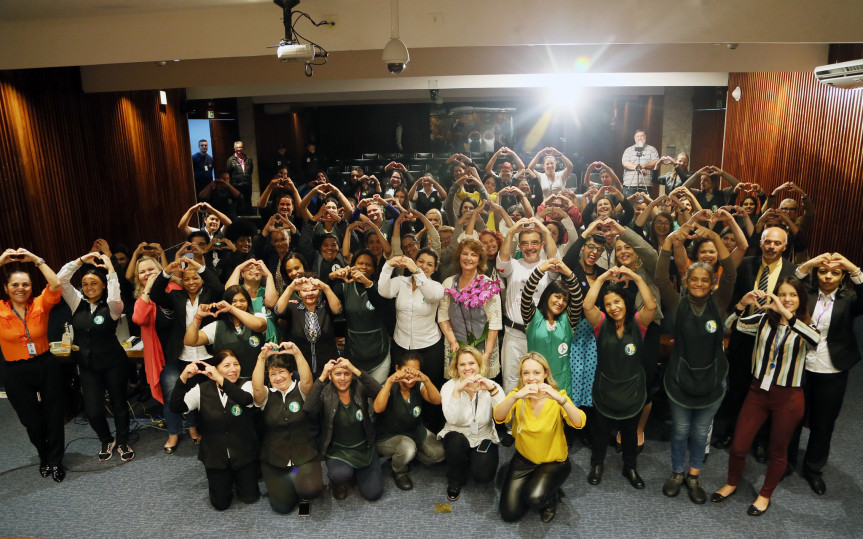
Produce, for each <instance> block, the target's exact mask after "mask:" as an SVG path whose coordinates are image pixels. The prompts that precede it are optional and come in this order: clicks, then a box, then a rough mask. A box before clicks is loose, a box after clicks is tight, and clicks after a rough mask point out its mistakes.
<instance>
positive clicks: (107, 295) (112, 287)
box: [57, 253, 135, 462]
mask: <svg viewBox="0 0 863 539" xmlns="http://www.w3.org/2000/svg"><path fill="white" fill-rule="evenodd" d="M84 264H88V265H89V267H88V268H87V269H86V270H85V272H84V275H83V277H82V278H81V290H80V291H79V290H76V289H75V288H74V287H73V286H72V284H71V282H70V281H71V279H72V275H74V274H75V272H76V271H78V269H79V268H81V266H83V265H84ZM57 278H58V279H60V287H61V290H62V292H63V299H64V300H66V303H67V304H68V305H69V308H70V309H71V310H72V329H73V330H74V334H75V340H74V342H73V344H74V345H75V346H77V347H78V348H77V350H74V349H73V353H72V357H74V358H75V361H76V363H78V370H79V373H80V380H81V391H82V393H83V395H84V409H85V411H86V413H87V419H88V421H89V422H90V426H91V427H93V430H94V431H96V435H97V436H98V437H99V441H100V442H101V445H102V447H101V450H100V451H99V455H98V456H99V460H101V461H102V462H104V461H106V460H108V459H110V458H111V454H112V452H113V451H114V448H115V447H116V448H117V453H119V455H120V458H121V459H122V460H123V461H124V462H125V461H130V460H132V459H133V458H135V452H134V451H133V450H132V448H131V447H129V406H128V403H127V399H126V386H127V374H128V359H127V357H126V351H125V350H123V347H122V345H120V342H119V341H117V337H116V332H117V321H118V320H119V319H120V316H122V314H123V300H122V299H120V282H119V279H118V277H117V273H116V272H115V271H114V266H113V265H112V264H111V259H110V258H109V257H108V256H106V255H104V254H98V253H89V254H87V255H84V256H82V257H80V258H78V259H76V260H74V261H72V262H69V263H68V264H66V265H65V266H63V268H62V269H61V270H60V272H59V273H58V274H57ZM82 300H83V301H82ZM106 389H107V391H108V395H109V397H110V399H111V408H112V409H113V411H114V426H115V428H116V429H117V433H116V434H117V437H116V440H115V438H114V437H113V436H111V430H110V428H109V427H108V421H107V419H105V390H106Z"/></svg>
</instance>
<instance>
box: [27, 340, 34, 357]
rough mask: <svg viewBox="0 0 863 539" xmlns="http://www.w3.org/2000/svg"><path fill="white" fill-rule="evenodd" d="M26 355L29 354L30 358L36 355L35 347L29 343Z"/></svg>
mask: <svg viewBox="0 0 863 539" xmlns="http://www.w3.org/2000/svg"><path fill="white" fill-rule="evenodd" d="M27 353H28V354H30V355H31V356H35V355H36V345H35V344H33V343H31V342H28V343H27Z"/></svg>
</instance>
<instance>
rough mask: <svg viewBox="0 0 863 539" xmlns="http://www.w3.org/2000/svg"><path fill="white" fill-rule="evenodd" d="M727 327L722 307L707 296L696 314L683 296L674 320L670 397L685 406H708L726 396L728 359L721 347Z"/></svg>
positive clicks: (667, 382) (667, 375) (668, 377)
mask: <svg viewBox="0 0 863 539" xmlns="http://www.w3.org/2000/svg"><path fill="white" fill-rule="evenodd" d="M723 335H724V328H723V324H722V317H721V316H720V314H719V309H718V308H717V307H716V304H715V303H714V302H713V299H710V300H708V302H707V304H706V305H705V306H704V310H703V311H702V312H701V314H700V315H696V314H695V311H693V309H692V304H691V303H690V302H689V300H688V299H686V298H684V299H681V301H680V304H679V306H678V307H677V316H676V317H675V321H674V348H673V350H672V352H671V358H670V359H669V361H668V368H667V369H666V370H665V378H664V386H665V392H666V394H667V395H668V398H669V399H671V400H672V401H673V402H674V403H675V404H678V405H680V406H683V407H684V408H695V409H697V408H707V407H708V406H711V405H713V404H715V403H716V402H717V401H720V400H722V398H723V397H724V396H725V389H724V388H723V384H722V383H723V381H724V380H725V377H726V375H728V359H726V357H725V353H724V352H723V350H722V339H723Z"/></svg>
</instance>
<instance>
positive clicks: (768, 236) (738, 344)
mask: <svg viewBox="0 0 863 539" xmlns="http://www.w3.org/2000/svg"><path fill="white" fill-rule="evenodd" d="M787 244H788V234H787V233H786V232H785V230H783V229H781V228H779V227H771V228H767V229H765V230H764V232H762V233H761V256H748V257H746V258H744V259H743V261H742V262H741V263H740V266H739V267H738V268H737V280H736V281H735V283H734V294H733V295H732V297H731V302H730V303H729V305H736V304H737V303H738V302H739V301H740V298H742V297H743V296H745V295H746V294H747V293H748V292H751V291H752V290H764V291H765V292H768V293H775V292H776V283H777V282H778V281H779V278H780V277H784V276H786V275H794V269H795V265H794V264H793V263H792V262H790V261H788V260H785V259H784V258H782V253H783V252H784V251H785V247H786V245H787ZM743 314H744V316H749V315H751V314H753V312H751V311H747V312H745V313H743ZM754 345H755V338H754V337H751V336H748V335H744V334H742V333H740V332H739V331H737V330H736V329H735V328H732V331H731V337H730V338H729V340H728V350H727V352H728V353H727V356H728V364H729V369H728V390H727V391H726V393H725V400H724V401H723V403H722V407H721V408H720V409H719V413H718V414H717V416H716V417H717V421H716V425H717V426H716V430H717V432H718V433H719V436H718V439H717V440H716V442H714V443H713V446H714V447H717V448H719V449H726V448H728V447H730V446H731V438H732V434H733V432H734V426H735V424H736V423H737V415H738V414H739V413H740V408H741V407H742V406H743V400H744V399H745V398H746V393H747V392H748V390H749V383H750V382H751V381H752V370H751V369H752V348H753V346H754ZM758 443H759V441H758V440H757V439H756V447H758ZM762 443H763V442H762ZM756 453H758V450H757V449H756ZM762 453H763V455H764V462H766V455H767V452H766V449H765V450H763V451H762ZM756 456H757V455H756ZM759 460H760V459H759Z"/></svg>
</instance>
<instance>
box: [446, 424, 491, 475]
mask: <svg viewBox="0 0 863 539" xmlns="http://www.w3.org/2000/svg"><path fill="white" fill-rule="evenodd" d="M483 442H484V441H483ZM483 442H481V443H480V444H479V445H480V446H481V445H483ZM477 447H479V446H477ZM477 447H471V446H470V443H469V442H468V441H467V438H466V437H465V435H464V434H462V433H460V432H448V433H447V434H446V436H444V437H443V448H444V454H445V455H446V478H447V481H449V482H450V483H452V484H455V485H458V486H463V485H464V484H465V483H467V479H468V477H473V480H474V481H476V482H477V483H488V482H489V481H491V480H493V479H494V476H495V474H496V473H497V462H498V454H497V444H495V443H492V444H491V445H490V446H489V448H488V452H487V453H480V452H479V451H477Z"/></svg>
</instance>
